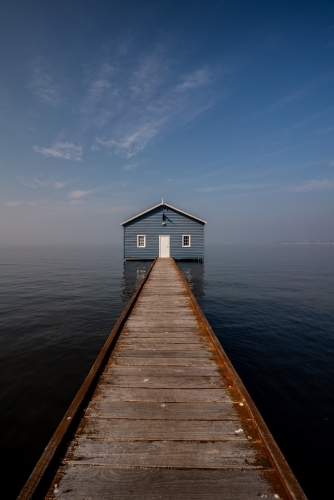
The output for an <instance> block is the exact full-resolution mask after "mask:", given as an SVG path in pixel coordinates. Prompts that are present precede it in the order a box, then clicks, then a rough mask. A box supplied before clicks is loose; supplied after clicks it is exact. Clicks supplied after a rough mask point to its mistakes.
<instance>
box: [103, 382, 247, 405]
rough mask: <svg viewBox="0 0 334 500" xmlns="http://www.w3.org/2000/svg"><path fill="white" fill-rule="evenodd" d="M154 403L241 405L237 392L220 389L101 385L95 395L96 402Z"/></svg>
mask: <svg viewBox="0 0 334 500" xmlns="http://www.w3.org/2000/svg"><path fill="white" fill-rule="evenodd" d="M99 400H102V401H152V402H158V403H168V402H174V403H176V402H180V403H181V402H185V403H186V402H189V403H190V402H201V403H212V402H220V401H234V402H237V403H240V398H239V396H238V394H237V393H236V391H235V390H233V389H229V391H228V392H227V391H222V390H221V388H219V389H207V388H206V389H149V388H142V387H111V386H110V385H109V384H103V383H100V384H99V385H98V387H97V388H96V390H95V393H94V401H99Z"/></svg>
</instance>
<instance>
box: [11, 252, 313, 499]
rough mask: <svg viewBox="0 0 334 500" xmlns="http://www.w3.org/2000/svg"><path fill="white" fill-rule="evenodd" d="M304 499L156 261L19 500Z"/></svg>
mask: <svg viewBox="0 0 334 500" xmlns="http://www.w3.org/2000/svg"><path fill="white" fill-rule="evenodd" d="M33 498H34V499H35V498H46V499H47V500H56V499H57V500H58V499H62V500H66V499H71V500H72V499H73V500H83V499H84V500H88V499H94V500H95V499H96V500H103V499H117V500H118V499H122V500H128V499H136V500H141V499H142V500H144V499H145V500H153V499H154V500H156V499H170V500H171V499H173V500H174V499H176V500H178V499H180V500H181V499H182V500H185V499H198V500H199V499H200V500H204V499H205V500H212V499H238V500H239V499H240V500H241V499H242V500H246V499H258V498H259V499H262V498H266V499H281V500H283V499H290V500H291V499H295V500H297V499H298V500H300V499H305V498H306V497H305V495H304V493H303V491H302V490H301V488H300V486H299V484H298V482H297V480H296V478H295V477H294V475H293V473H292V471H291V470H290V468H289V466H288V464H287V462H286V461H285V459H284V457H283V455H282V454H281V452H280V450H279V448H278V447H277V445H276V443H275V441H274V439H273V438H272V436H271V434H270V432H269V430H268V428H267V427H266V425H265V423H264V421H263V420H262V417H261V415H260V414H259V412H258V411H257V409H256V407H255V405H254V403H253V401H252V399H251V398H250V396H249V395H248V393H247V391H246V389H245V387H244V386H243V384H242V382H241V380H240V378H239V376H238V374H237V373H236V371H235V370H234V368H233V366H232V365H231V363H230V361H229V360H228V358H227V356H226V354H225V352H224V351H223V349H222V347H221V345H220V343H219V341H218V340H217V338H216V336H215V335H214V333H213V331H212V329H211V327H210V325H209V324H208V322H207V320H206V318H205V316H204V315H203V313H202V311H201V309H200V308H199V306H198V304H197V302H196V300H195V298H194V296H193V294H192V292H191V291H190V289H189V287H188V285H187V284H186V282H185V280H184V278H183V277H182V275H181V273H180V271H179V270H178V268H177V266H176V264H175V262H174V260H173V259H171V258H166V259H157V260H156V261H155V262H154V263H153V264H152V266H151V268H150V271H149V272H148V273H147V275H146V278H145V280H144V282H143V283H142V285H141V286H140V287H139V288H138V290H137V291H136V293H135V295H134V296H133V298H132V299H131V301H130V303H129V304H128V306H127V308H126V309H125V311H124V312H123V314H122V316H121V317H120V319H119V321H118V322H117V324H116V325H115V327H114V329H113V331H112V332H111V334H110V337H109V338H108V340H107V342H106V344H105V346H104V348H103V349H102V351H101V353H100V355H99V357H98V358H97V360H96V362H95V364H94V366H93V367H92V369H91V371H90V373H89V375H88V376H87V379H86V380H85V382H84V384H83V386H82V387H81V389H80V391H79V392H78V394H77V396H76V398H75V399H74V401H73V403H72V405H71V406H70V408H69V410H68V411H67V413H66V415H65V416H64V418H63V420H62V422H61V423H60V425H59V427H58V429H57V431H56V432H55V434H54V436H53V437H52V439H51V441H50V443H49V445H48V446H47V448H46V450H45V452H44V453H43V455H42V457H41V459H40V460H39V462H38V464H37V465H36V467H35V469H34V471H33V472H32V474H31V476H30V478H29V479H28V481H27V483H26V485H25V487H24V488H23V490H22V492H21V494H20V496H19V499H20V500H23V499H24V500H27V499H33Z"/></svg>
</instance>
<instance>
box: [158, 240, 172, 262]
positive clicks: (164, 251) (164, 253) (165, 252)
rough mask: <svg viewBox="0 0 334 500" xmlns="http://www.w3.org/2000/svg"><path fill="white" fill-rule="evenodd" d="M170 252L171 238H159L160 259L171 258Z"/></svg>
mask: <svg viewBox="0 0 334 500" xmlns="http://www.w3.org/2000/svg"><path fill="white" fill-rule="evenodd" d="M169 250H170V244H169V236H159V257H169V256H170V251H169Z"/></svg>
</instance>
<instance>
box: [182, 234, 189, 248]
mask: <svg viewBox="0 0 334 500" xmlns="http://www.w3.org/2000/svg"><path fill="white" fill-rule="evenodd" d="M190 243H191V236H190V234H184V235H183V236H182V246H183V247H190V246H191V245H190Z"/></svg>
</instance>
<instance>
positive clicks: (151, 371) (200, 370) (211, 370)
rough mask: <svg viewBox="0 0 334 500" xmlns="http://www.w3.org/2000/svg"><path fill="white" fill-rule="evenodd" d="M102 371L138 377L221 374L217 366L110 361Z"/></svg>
mask: <svg viewBox="0 0 334 500" xmlns="http://www.w3.org/2000/svg"><path fill="white" fill-rule="evenodd" d="M104 373H105V374H106V375H111V376H114V375H125V376H134V375H136V376H139V377H163V378H165V377H170V376H174V375H177V376H182V377H199V376H205V377H212V376H218V375H220V374H223V372H222V370H221V368H220V367H219V366H196V367H193V366H126V365H116V364H115V363H110V364H108V366H106V368H105V370H104Z"/></svg>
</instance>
